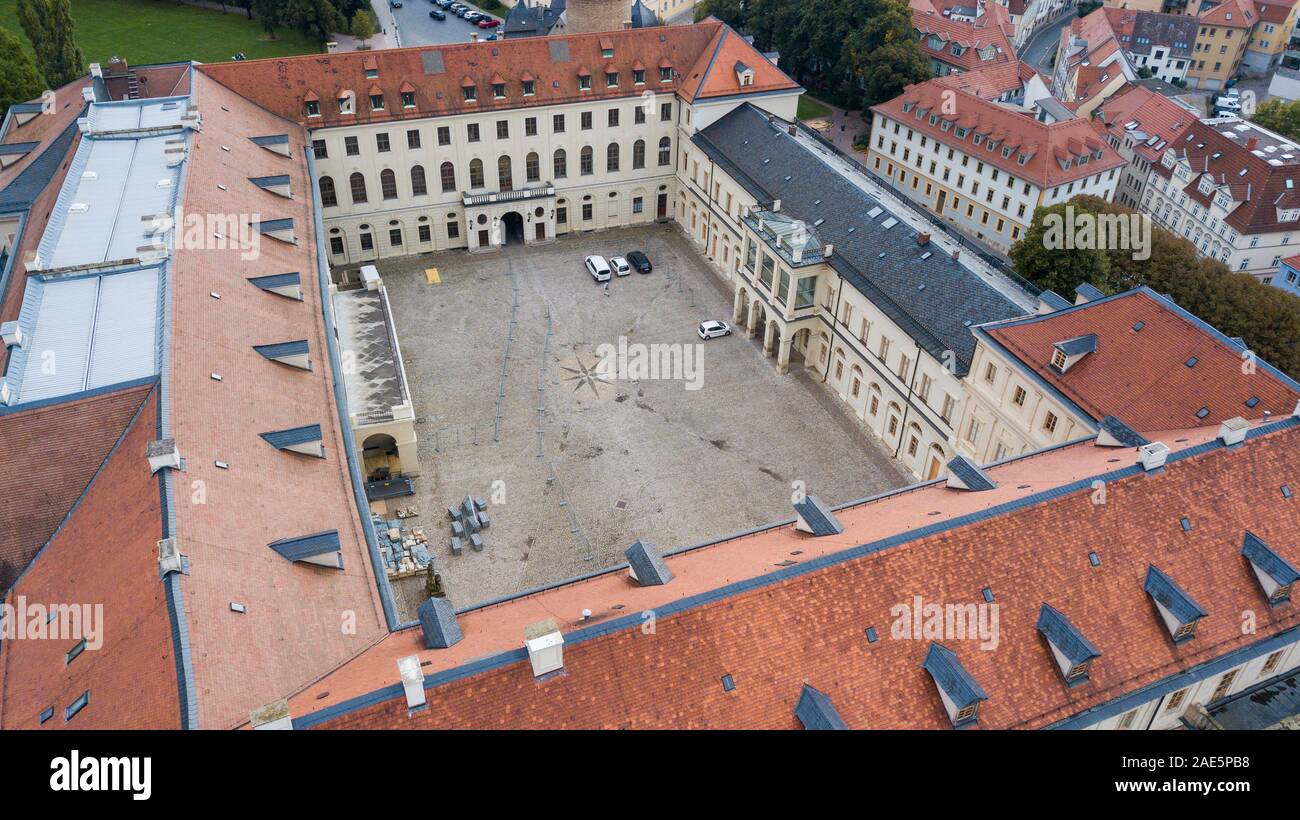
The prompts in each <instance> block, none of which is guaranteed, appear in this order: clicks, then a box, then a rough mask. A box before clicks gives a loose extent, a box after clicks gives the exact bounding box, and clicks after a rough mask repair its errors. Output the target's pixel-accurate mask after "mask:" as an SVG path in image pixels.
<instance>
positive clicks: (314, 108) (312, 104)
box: [307, 100, 320, 117]
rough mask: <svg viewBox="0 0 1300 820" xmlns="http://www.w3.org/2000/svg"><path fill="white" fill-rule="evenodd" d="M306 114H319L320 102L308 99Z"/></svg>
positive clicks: (316, 115)
mask: <svg viewBox="0 0 1300 820" xmlns="http://www.w3.org/2000/svg"><path fill="white" fill-rule="evenodd" d="M307 116H309V117H319V116H320V103H319V102H317V101H316V100H308V101H307Z"/></svg>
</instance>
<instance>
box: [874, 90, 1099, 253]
mask: <svg viewBox="0 0 1300 820" xmlns="http://www.w3.org/2000/svg"><path fill="white" fill-rule="evenodd" d="M954 94H955V96H946V95H954ZM950 111H951V112H953V113H949V112H950ZM872 112H873V114H874V116H875V122H874V125H873V127H872V144H871V148H870V151H869V154H868V157H867V163H868V167H870V168H871V169H872V170H873V171H874V172H875V173H877V174H880V175H881V176H883V177H886V178H887V179H889V180H890V182H891V183H892V184H893V186H894V187H895V189H897V190H898V191H899V192H901V193H903V194H904V195H906V196H907V197H908V198H910V199H912V200H913V201H915V202H918V203H920V204H921V205H923V206H925V207H926V208H928V209H929V210H930V211H932V212H933V213H935V214H936V215H938V216H940V217H941V218H943V219H944V220H946V221H948V222H949V223H951V224H952V225H953V226H954V227H956V228H957V229H958V230H961V231H963V232H965V233H968V234H971V235H973V236H975V237H977V238H978V239H980V240H981V241H983V242H986V243H988V244H989V245H991V246H992V247H994V248H997V249H999V250H1006V249H1008V248H1009V247H1010V246H1011V244H1012V243H1013V242H1015V241H1016V240H1018V239H1019V238H1020V236H1021V234H1022V233H1024V231H1025V230H1027V229H1028V227H1029V225H1030V223H1031V221H1032V220H1033V218H1034V211H1035V210H1036V209H1037V208H1039V207H1040V206H1045V205H1055V204H1057V203H1060V202H1065V201H1066V200H1069V199H1071V198H1073V197H1075V196H1077V195H1079V194H1090V195H1093V196H1098V197H1101V198H1103V199H1107V200H1109V199H1110V198H1111V196H1112V194H1113V193H1114V190H1115V186H1116V184H1117V182H1118V181H1117V179H1116V177H1117V176H1118V173H1119V169H1120V168H1121V167H1122V166H1123V165H1124V160H1123V158H1121V157H1120V156H1119V154H1117V153H1116V152H1115V150H1114V149H1113V148H1111V147H1110V146H1108V145H1106V144H1105V142H1103V141H1102V139H1101V138H1100V137H1099V136H1098V135H1097V133H1096V132H1095V131H1094V130H1093V128H1092V126H1091V125H1090V124H1089V122H1088V121H1087V120H1085V119H1081V118H1072V119H1067V120H1063V121H1060V122H1052V123H1047V122H1040V121H1038V120H1037V119H1035V118H1034V117H1033V116H1030V115H1029V114H1027V113H1025V112H1023V111H1021V110H1019V109H1015V108H1011V107H1007V106H1004V105H999V104H997V103H994V102H989V101H987V100H983V99H980V98H979V97H977V96H975V95H973V94H969V93H966V92H964V91H961V90H955V89H949V88H946V87H945V85H944V82H943V81H942V80H930V81H928V82H925V83H920V84H918V85H913V86H908V87H907V88H906V89H905V90H904V91H903V93H902V94H901V95H899V96H898V97H895V98H894V99H893V100H890V101H889V102H887V103H881V104H880V105H876V106H874V107H873V108H872Z"/></svg>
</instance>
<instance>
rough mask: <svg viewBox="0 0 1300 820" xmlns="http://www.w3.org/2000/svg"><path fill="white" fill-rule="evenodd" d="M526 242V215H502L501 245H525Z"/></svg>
mask: <svg viewBox="0 0 1300 820" xmlns="http://www.w3.org/2000/svg"><path fill="white" fill-rule="evenodd" d="M526 241H527V240H526V239H525V237H524V215H523V214H521V213H519V212H518V211H507V212H506V213H504V214H502V215H501V244H502V245H523V244H524V243H525V242H526Z"/></svg>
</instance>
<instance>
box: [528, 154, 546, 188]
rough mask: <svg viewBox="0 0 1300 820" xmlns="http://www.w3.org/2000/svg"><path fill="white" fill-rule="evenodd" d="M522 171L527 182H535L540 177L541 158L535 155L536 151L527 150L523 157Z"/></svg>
mask: <svg viewBox="0 0 1300 820" xmlns="http://www.w3.org/2000/svg"><path fill="white" fill-rule="evenodd" d="M524 173H525V174H527V176H528V181H529V182H537V181H538V180H540V179H541V178H542V158H541V157H539V156H537V152H536V151H529V152H528V156H527V157H525V158H524Z"/></svg>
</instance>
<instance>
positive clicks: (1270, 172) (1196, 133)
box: [1152, 118, 1300, 234]
mask: <svg viewBox="0 0 1300 820" xmlns="http://www.w3.org/2000/svg"><path fill="white" fill-rule="evenodd" d="M1252 140H1253V142H1252ZM1269 147H1272V149H1273V150H1271V151H1270V150H1268V148H1269ZM1168 150H1172V151H1173V152H1174V154H1175V156H1176V158H1177V159H1179V160H1184V159H1185V160H1186V161H1187V162H1188V163H1189V165H1190V167H1191V170H1192V179H1191V181H1190V182H1189V183H1188V184H1187V185H1186V186H1184V188H1183V190H1184V191H1185V192H1186V193H1187V195H1188V196H1191V197H1194V198H1197V199H1198V200H1200V201H1201V202H1202V204H1205V203H1207V202H1208V201H1209V200H1210V197H1207V196H1205V195H1204V194H1201V193H1200V192H1199V191H1198V190H1197V189H1198V187H1199V183H1200V178H1201V176H1202V175H1203V174H1206V173H1208V174H1210V175H1211V176H1212V177H1213V182H1214V184H1215V186H1216V187H1224V188H1226V189H1227V190H1228V191H1229V192H1230V193H1231V195H1232V198H1233V199H1234V200H1235V201H1236V206H1235V207H1234V208H1233V209H1232V211H1231V213H1229V214H1228V215H1227V217H1225V218H1224V220H1223V221H1224V222H1225V223H1227V224H1228V226H1229V227H1231V228H1234V229H1235V230H1236V231H1238V232H1239V233H1242V234H1255V233H1267V232H1270V231H1284V230H1294V229H1296V228H1297V227H1300V221H1297V220H1291V221H1289V222H1282V221H1280V220H1279V219H1278V216H1279V213H1278V212H1279V209H1296V208H1300V148H1297V146H1296V143H1295V142H1293V141H1290V140H1287V139H1285V138H1282V137H1280V136H1278V135H1276V134H1273V133H1272V132H1270V131H1266V130H1264V129H1263V128H1260V127H1259V126H1257V125H1255V124H1253V123H1248V122H1244V121H1241V120H1237V119H1233V118H1228V119H1223V120H1212V121H1209V122H1205V121H1200V120H1198V121H1196V122H1194V123H1192V125H1191V127H1189V128H1188V129H1187V131H1186V134H1185V135H1184V136H1183V137H1182V138H1181V139H1179V140H1175V141H1174V142H1172V143H1170V145H1169V147H1168ZM1256 152H1258V153H1256ZM1288 155H1289V158H1287V157H1288ZM1273 163H1277V164H1273ZM1152 170H1154V171H1155V172H1156V173H1158V174H1160V175H1161V176H1163V177H1165V178H1166V179H1168V178H1169V177H1170V174H1171V171H1170V169H1168V168H1165V167H1164V166H1163V165H1162V164H1159V163H1157V164H1155V165H1153V166H1152Z"/></svg>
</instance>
